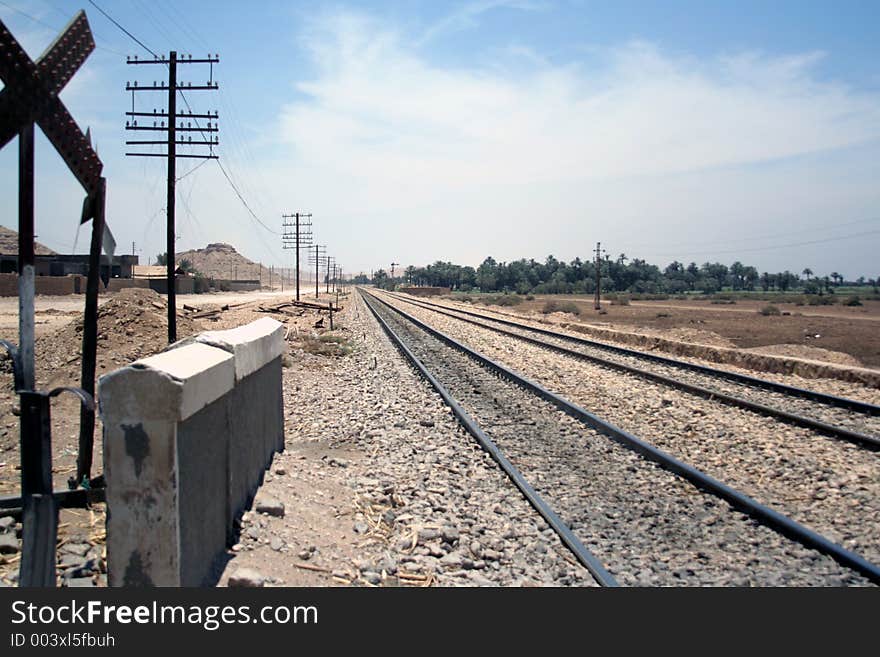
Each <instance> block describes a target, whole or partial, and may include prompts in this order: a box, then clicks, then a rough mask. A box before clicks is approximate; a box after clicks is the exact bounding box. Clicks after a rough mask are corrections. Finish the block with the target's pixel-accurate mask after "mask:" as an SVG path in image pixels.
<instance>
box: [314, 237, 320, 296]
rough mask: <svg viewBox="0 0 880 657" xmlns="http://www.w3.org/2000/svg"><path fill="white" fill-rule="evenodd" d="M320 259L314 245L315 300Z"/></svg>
mask: <svg viewBox="0 0 880 657" xmlns="http://www.w3.org/2000/svg"><path fill="white" fill-rule="evenodd" d="M320 267H321V259H320V258H319V257H318V245H317V244H315V299H317V298H318V278H319V277H320V276H321V271H320Z"/></svg>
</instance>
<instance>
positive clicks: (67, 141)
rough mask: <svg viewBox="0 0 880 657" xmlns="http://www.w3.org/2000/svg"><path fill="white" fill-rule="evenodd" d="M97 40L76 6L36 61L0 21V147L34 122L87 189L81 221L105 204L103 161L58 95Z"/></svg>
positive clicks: (91, 215)
mask: <svg viewBox="0 0 880 657" xmlns="http://www.w3.org/2000/svg"><path fill="white" fill-rule="evenodd" d="M94 49H95V40H94V38H93V37H92V32H91V30H90V29H89V22H88V20H87V19H86V14H85V12H83V11H80V12H79V13H78V14H77V15H76V17H75V18H74V19H73V20H72V21H71V22H70V23H69V24H68V26H67V27H66V28H65V29H64V32H62V34H61V36H59V37H58V38H57V39H56V40H55V42H54V43H52V45H50V46H49V48H48V49H47V50H46V52H44V53H43V55H42V56H41V57H40V58H39V59H38V60H37V61H36V62H33V61H31V58H30V57H29V56H28V54H27V53H26V52H25V51H24V48H22V47H21V45H20V44H19V43H18V41H17V40H16V39H15V37H14V36H12V34H11V33H10V32H9V30H8V29H7V28H6V26H5V25H4V24H3V22H2V21H0V78H2V80H3V84H4V85H5V87H4V88H3V90H2V91H0V148H2V147H3V146H5V145H6V144H7V143H9V141H10V140H11V139H12V138H13V137H15V136H16V135H17V134H18V133H19V131H20V130H21V129H22V128H23V127H25V126H27V125H29V124H32V123H36V124H37V125H39V126H40V128H41V129H42V130H43V133H44V134H45V135H46V137H47V138H48V139H49V141H50V142H51V143H52V145H53V146H54V147H55V150H56V151H58V154H59V155H60V156H61V158H62V159H63V160H64V162H65V163H66V164H67V166H68V167H69V168H70V170H71V171H72V172H73V175H74V176H76V179H77V180H78V181H79V183H80V184H81V185H82V186H83V188H84V189H85V190H86V193H87V194H88V198H87V200H86V204H85V205H84V207H83V213H82V217H81V219H80V221H81V222H82V223H84V222H86V221H88V220H89V219H92V218H94V217H95V215H96V213H97V212H98V211H99V206H100V205H103V203H102V201H103V199H102V198H101V196H102V195H103V194H102V192H103V189H102V187H103V184H102V179H101V171H102V169H103V168H104V165H103V164H102V163H101V160H100V159H99V158H98V154H97V153H95V151H94V150H93V149H92V145H91V144H90V143H89V139H88V137H87V136H86V135H84V134H83V133H82V131H81V130H80V129H79V126H77V124H76V121H74V120H73V117H72V116H71V115H70V112H68V111H67V108H66V107H65V106H64V103H62V102H61V99H60V98H59V97H58V94H59V93H60V92H61V90H62V89H63V88H64V87H65V85H67V83H68V82H69V81H70V80H71V78H72V77H73V75H74V73H76V71H77V70H78V69H79V67H80V66H81V65H82V63H83V62H84V61H85V60H86V58H87V57H88V56H89V54H90V53H91V52H92V51H93V50H94Z"/></svg>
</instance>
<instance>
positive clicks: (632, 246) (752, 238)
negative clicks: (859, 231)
mask: <svg viewBox="0 0 880 657" xmlns="http://www.w3.org/2000/svg"><path fill="white" fill-rule="evenodd" d="M875 221H880V217H869V218H866V219H857V220H855V221H845V222H843V223H835V224H833V225H829V226H813V227H808V228H800V227H798V228H797V229H796V230H797V232H798V233H820V232H822V231H826V230H829V229H832V228H841V227H843V226H853V225H855V224H864V223H871V222H875ZM791 233H792V231H791V230H787V231H785V232H780V233H769V234H768V233H763V234H757V235H755V234H749V236H748V237H741V238H740V237H737V238H731V239H723V240H710V241H706V242H685V243H681V244H669V245H667V247H668V248H672V249H675V248H682V249H691V248H697V247H711V246H716V245H722V246H723V245H727V244H731V243H739V242H754V241H755V240H756V239H773V238H776V237H790V236H791ZM654 245H655V243H648V242H644V243H642V244H627V245H626V246H627V248H629V249H640V248H645V247H651V246H654Z"/></svg>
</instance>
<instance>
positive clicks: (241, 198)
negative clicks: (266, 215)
mask: <svg viewBox="0 0 880 657" xmlns="http://www.w3.org/2000/svg"><path fill="white" fill-rule="evenodd" d="M217 165H218V166H219V167H220V171H222V172H223V175H224V176H225V177H226V180H227V181H228V182H229V184H230V185H231V186H232V190H233V191H234V192H235V193H236V195H237V196H238V200H239V201H241V203H242V205H244V207H245V208H247V211H248V212H250V214H251V216H252V217H253V218H254V219H255V220H256V222H257V223H258V224H260V225H261V226H262V227H263V228H265V229H266V230H268V231H269V232H270V233H272V234H273V235H280V234H281V233H279V232H278V231H276V230H272V229H271V228H269V227H268V226H267V225H266V224H264V223H263V222H262V221H261V220H260V218H259V217H258V216H257V215H256V214H254V211H253V210H251V206H249V205H248V202H247V201H245V200H244V196H242V195H241V192H239V191H238V188H237V187H236V186H235V183H233V182H232V179H231V178H230V177H229V174H228V173H226V169H224V168H223V163H222V162H221V161H220V160H217Z"/></svg>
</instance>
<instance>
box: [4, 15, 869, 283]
mask: <svg viewBox="0 0 880 657" xmlns="http://www.w3.org/2000/svg"><path fill="white" fill-rule="evenodd" d="M96 2H97V4H98V5H100V6H101V7H102V8H103V9H105V10H106V11H107V12H108V13H109V14H110V15H112V16H113V17H114V18H115V19H116V20H117V21H118V22H119V23H121V24H122V25H123V26H125V27H126V28H127V29H128V30H130V31H131V32H132V33H133V34H134V35H135V36H136V37H138V38H139V39H140V40H141V41H143V42H144V43H145V44H146V45H147V46H149V47H150V48H151V49H153V50H155V51H156V52H159V53H167V51H168V50H170V49H172V48H175V49H177V50H178V51H180V52H187V53H189V52H191V53H193V54H194V55H202V54H205V53H206V52H218V53H219V54H220V57H221V63H220V64H219V65H218V66H217V68H216V73H215V75H216V78H217V79H218V80H219V82H220V88H221V91H220V93H219V94H216V93H206V92H199V93H197V92H191V93H189V94H188V95H187V96H188V98H189V100H190V103H191V105H192V106H193V109H194V110H196V111H200V110H208V109H211V110H213V109H216V110H219V112H220V129H221V132H220V141H221V145H220V148H219V153H220V155H221V158H222V162H223V164H224V167H225V168H226V170H227V171H228V173H229V174H230V176H231V177H232V179H233V181H234V182H235V184H236V186H237V187H238V188H239V191H240V192H241V193H242V195H243V196H244V198H245V199H246V201H247V203H248V205H249V206H250V207H251V209H252V210H253V211H254V213H255V214H256V215H257V217H258V218H259V220H260V221H262V222H263V223H264V224H266V225H267V226H269V228H271V229H272V230H273V231H277V232H280V223H281V217H280V215H281V214H282V213H283V212H284V213H286V212H292V211H296V210H303V211H310V212H312V213H313V215H314V232H315V235H316V237H317V239H318V241H319V242H322V243H327V244H329V246H330V248H329V250H330V253H331V254H333V255H335V256H336V257H337V259H338V260H339V262H341V263H343V264H344V265H345V268H346V270H347V271H349V272H352V271H361V270H364V271H368V270H370V269H376V268H379V267H386V268H387V267H388V263H390V262H391V261H392V260H393V261H395V262H400V263H404V265H406V264H417V265H418V264H426V263H428V262H431V261H434V260H437V259H443V260H453V261H456V262H461V263H465V264H472V265H477V264H479V262H480V261H481V260H482V259H483V258H484V257H485V256H487V255H492V256H493V257H495V258H496V259H497V260H510V259H515V258H520V257H535V258H538V259H543V258H544V257H545V256H546V255H548V254H551V253H552V254H554V255H555V256H557V257H558V258H562V259H565V260H570V259H572V258H574V257H575V256H580V257H582V258H583V257H587V256H588V254H589V253H590V250H591V248H592V247H593V246H594V245H595V242H596V241H599V240H601V241H602V242H603V245H606V247H607V248H608V250H609V251H610V252H611V253H612V254H615V255H616V254H618V253H626V254H627V255H628V256H629V257H644V258H646V259H648V260H649V261H652V262H656V263H658V264H661V265H664V264H666V263H667V262H669V261H671V260H673V259H678V260H683V261H691V260H694V261H697V262H704V261H706V260H721V261H723V262H728V263H729V262H732V261H733V260H736V259H740V260H742V261H743V262H746V263H749V264H755V265H756V266H758V267H759V269H761V270H765V269H766V270H770V271H779V270H783V269H792V270H796V271H800V270H801V269H803V268H804V267H807V266H809V267H810V268H811V269H813V270H814V271H816V272H817V273H820V274H824V273H830V272H832V271H838V272H840V273H842V274H844V275H845V276H849V277H853V278H855V277H857V276H859V275H865V276H869V277H874V276H877V275H878V274H880V271H876V270H877V268H878V266H877V257H876V254H877V252H878V246H880V185H878V178H880V164H878V163H880V157H878V156H880V65H878V62H880V57H878V55H880V33H878V32H880V28H878V25H880V3H878V2H803V1H802V2H735V3H734V2H728V3H722V2H615V3H609V2H601V3H600V2H576V1H568V2H566V1H562V0H559V1H550V0H509V1H504V0H498V1H491V0H485V1H482V2H450V3H443V2H406V3H404V2H348V3H346V2H337V3H319V2H309V3H290V2H258V3H257V2H255V3H240V2H235V3H233V2H222V1H221V2H212V3H208V2H187V3H174V2H171V1H170V0H114V1H111V0H96ZM81 7H82V8H85V9H86V11H87V14H88V17H89V21H90V23H91V25H92V28H93V30H94V32H95V34H96V38H97V43H98V46H99V48H98V49H97V50H96V51H95V52H94V53H93V54H92V55H91V57H90V58H89V60H88V61H87V63H86V64H85V66H84V67H83V69H82V71H81V72H80V73H79V74H78V75H77V76H76V78H74V80H73V81H72V82H71V83H70V84H69V85H68V88H67V89H65V91H64V92H62V99H63V100H64V101H65V103H67V104H68V106H69V107H70V109H71V111H72V113H73V115H74V117H75V118H76V119H77V120H78V121H79V122H80V124H81V125H82V126H83V127H85V126H89V127H90V128H91V130H92V134H93V136H94V138H95V140H96V142H97V145H98V148H99V153H100V155H101V157H102V160H103V161H104V162H105V173H106V175H107V178H108V187H109V190H108V220H109V222H110V225H111V227H112V229H113V231H114V234H115V236H116V239H117V242H118V244H119V250H120V251H123V252H130V250H131V242H132V241H134V242H135V244H136V249H137V250H138V252H139V254H140V255H141V256H142V257H143V259H144V261H146V258H147V257H148V256H149V257H153V258H154V257H155V255H156V253H159V252H161V251H164V215H163V214H162V213H163V211H164V205H165V179H164V177H165V165H164V163H163V161H162V160H161V159H160V158H126V157H124V156H123V153H124V150H125V145H124V143H123V142H124V140H125V137H126V134H125V131H124V130H123V125H124V121H125V117H124V112H125V111H126V109H128V108H129V106H130V103H131V98H130V95H127V94H126V92H125V91H124V86H125V83H126V81H127V80H134V79H138V80H139V81H140V82H141V83H147V84H150V83H152V80H153V79H164V76H163V75H162V74H161V72H160V71H159V70H158V69H159V67H147V66H139V67H133V66H126V65H125V57H124V55H126V54H131V55H134V54H137V55H138V56H139V57H145V56H147V57H148V56H149V55H148V54H147V53H146V52H145V51H144V50H143V49H141V48H140V47H139V46H137V44H135V43H134V42H133V41H131V40H130V39H129V38H128V37H126V36H125V35H124V34H122V33H121V32H120V31H119V30H118V29H117V28H116V27H115V26H114V25H112V24H111V23H110V22H109V21H108V20H107V19H106V18H104V17H103V16H102V15H101V14H100V13H99V12H98V11H97V10H96V9H95V8H94V7H93V6H92V5H91V4H89V3H88V2H68V1H66V0H29V1H28V2H23V1H22V0H3V3H2V4H0V18H2V19H3V21H4V22H5V23H6V25H7V26H8V27H9V28H10V29H11V30H12V31H13V33H14V34H15V35H16V36H17V37H18V38H19V39H20V41H21V42H22V43H23V45H24V46H25V47H26V49H28V51H29V53H30V54H31V56H32V57H36V56H38V55H39V54H40V53H41V52H42V50H43V49H44V48H45V47H46V45H48V44H49V43H50V42H51V40H52V39H53V38H54V35H55V33H56V32H57V31H58V30H60V28H61V27H63V25H64V24H65V23H66V20H67V19H68V18H69V17H72V16H73V15H74V13H75V12H76V11H77V10H78V9H79V8H81ZM13 8H15V9H13ZM16 9H17V10H18V11H16ZM22 12H23V13H22ZM23 14H27V16H25V15H23ZM190 70H191V71H192V72H191V73H190ZM206 72H207V71H206V70H205V69H203V68H199V67H190V69H189V70H188V69H187V67H181V73H180V77H181V78H182V79H184V80H190V79H192V80H196V81H198V80H201V79H202V78H204V76H205V74H206ZM148 105H149V107H147V106H148ZM154 106H157V107H159V108H162V107H164V103H163V102H162V101H161V100H160V99H159V98H158V95H157V97H156V100H155V102H151V101H147V100H146V99H141V97H139V98H138V109H152V108H153V107H154ZM196 163H197V161H185V160H182V161H180V162H179V164H178V175H183V174H185V173H187V172H188V171H189V170H190V168H191V167H192V166H194V165H195V164H196ZM0 171H2V175H0V194H2V198H3V201H2V206H0V208H2V209H0V222H2V223H3V224H4V225H7V226H10V227H12V228H15V227H16V221H17V215H16V212H17V211H16V207H17V205H16V178H17V173H16V171H17V148H16V147H15V142H12V143H11V144H9V145H7V147H6V148H5V149H3V150H2V151H0ZM81 202H82V193H81V192H80V190H79V189H78V188H77V185H76V183H75V181H74V180H73V178H72V176H71V175H70V174H69V173H68V172H67V171H66V169H65V168H64V165H63V164H61V163H60V159H59V158H58V157H57V155H55V154H54V152H53V151H52V150H51V147H50V146H49V145H48V143H47V142H46V141H45V139H43V138H42V137H38V151H37V203H36V207H37V233H38V234H39V236H40V238H39V239H40V240H41V241H43V242H44V243H46V244H47V245H48V246H51V247H52V248H55V249H56V250H60V251H69V250H70V249H71V248H72V247H73V246H74V243H75V245H76V249H77V251H83V250H85V248H86V246H87V243H88V235H87V234H86V231H81V232H80V233H79V235H77V230H76V228H77V226H76V222H77V217H78V209H79V207H80V205H81ZM177 206H178V211H177V225H178V230H177V233H178V235H179V240H178V250H179V251H180V250H185V249H188V248H198V247H203V246H204V245H205V244H206V243H208V242H215V241H225V242H230V243H232V244H233V245H235V246H236V248H238V250H239V251H241V252H242V253H243V254H244V255H246V256H247V257H249V258H251V259H253V260H255V261H261V262H263V263H265V264H273V265H276V266H278V265H286V266H289V265H290V262H291V261H292V258H291V253H290V251H283V250H282V249H281V245H280V242H281V240H280V237H279V235H277V234H274V233H273V232H270V231H267V230H266V229H264V228H263V227H262V226H261V225H260V224H259V223H258V222H257V221H256V220H255V219H254V218H253V217H252V216H251V215H250V213H249V212H248V210H247V209H246V208H245V207H244V206H243V205H242V203H241V202H240V201H239V199H238V197H237V195H236V194H235V192H234V191H233V190H232V188H231V186H230V185H229V183H228V182H227V181H226V180H225V178H224V177H223V175H222V172H221V171H220V169H219V167H218V166H217V165H216V163H214V162H208V163H206V164H205V165H204V166H202V167H201V168H199V169H198V170H195V171H193V172H192V173H191V174H190V175H187V176H186V177H185V178H183V179H182V180H180V182H179V183H178V203H177Z"/></svg>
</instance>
